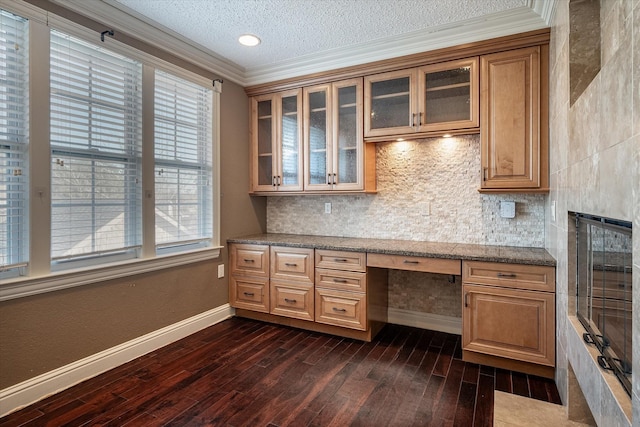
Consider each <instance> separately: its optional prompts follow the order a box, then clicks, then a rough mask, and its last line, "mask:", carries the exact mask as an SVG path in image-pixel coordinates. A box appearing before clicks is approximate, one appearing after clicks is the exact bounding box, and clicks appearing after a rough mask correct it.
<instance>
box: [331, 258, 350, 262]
mask: <svg viewBox="0 0 640 427" xmlns="http://www.w3.org/2000/svg"><path fill="white" fill-rule="evenodd" d="M333 261H334V262H348V261H349V260H348V259H346V258H334V259H333Z"/></svg>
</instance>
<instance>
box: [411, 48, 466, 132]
mask: <svg viewBox="0 0 640 427" xmlns="http://www.w3.org/2000/svg"><path fill="white" fill-rule="evenodd" d="M478 75H479V73H478V58H477V57H476V58H471V59H464V60H460V61H449V62H445V63H440V64H434V65H429V66H425V67H421V68H420V70H419V78H420V80H419V89H418V93H419V94H420V99H419V101H418V103H419V110H420V126H419V129H418V130H419V131H421V132H428V131H437V130H455V129H468V128H475V127H478V125H479V114H478V109H479V107H478V105H479V100H478Z"/></svg>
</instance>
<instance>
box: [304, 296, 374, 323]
mask: <svg viewBox="0 0 640 427" xmlns="http://www.w3.org/2000/svg"><path fill="white" fill-rule="evenodd" d="M315 303H316V322H318V323H325V324H327V325H334V326H342V327H345V328H351V329H359V330H361V331H365V330H366V329H367V297H366V295H365V294H362V293H359V292H340V291H334V290H329V289H319V288H316V301H315Z"/></svg>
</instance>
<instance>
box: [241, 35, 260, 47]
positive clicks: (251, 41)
mask: <svg viewBox="0 0 640 427" xmlns="http://www.w3.org/2000/svg"><path fill="white" fill-rule="evenodd" d="M238 41H239V42H240V44H241V45H244V46H257V45H259V44H260V39H259V38H258V37H256V36H254V35H253V34H243V35H241V36H240V37H238Z"/></svg>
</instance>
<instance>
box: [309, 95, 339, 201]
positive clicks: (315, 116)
mask: <svg viewBox="0 0 640 427" xmlns="http://www.w3.org/2000/svg"><path fill="white" fill-rule="evenodd" d="M330 94H331V85H321V86H314V87H311V88H305V90H304V105H305V108H304V110H305V113H304V114H305V121H304V138H305V151H306V153H305V169H306V172H305V188H306V189H307V190H330V189H331V184H330V182H331V179H330V178H331V177H330V176H329V174H330V173H331V144H332V140H331V138H332V123H331V96H330Z"/></svg>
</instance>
